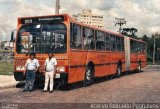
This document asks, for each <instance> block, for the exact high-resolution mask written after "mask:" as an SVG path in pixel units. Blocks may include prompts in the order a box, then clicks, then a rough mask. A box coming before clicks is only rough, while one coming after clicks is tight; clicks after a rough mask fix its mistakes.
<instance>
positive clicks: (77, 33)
mask: <svg viewBox="0 0 160 109" xmlns="http://www.w3.org/2000/svg"><path fill="white" fill-rule="evenodd" d="M70 44H71V48H73V49H82V32H81V26H79V25H76V24H71V42H70Z"/></svg>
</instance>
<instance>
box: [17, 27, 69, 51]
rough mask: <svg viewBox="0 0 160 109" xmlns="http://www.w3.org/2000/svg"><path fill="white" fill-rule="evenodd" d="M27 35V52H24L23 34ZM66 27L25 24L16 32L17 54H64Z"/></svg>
mask: <svg viewBox="0 0 160 109" xmlns="http://www.w3.org/2000/svg"><path fill="white" fill-rule="evenodd" d="M25 32H26V33H29V34H30V35H29V36H28V37H29V40H30V41H29V42H27V43H28V44H27V45H28V46H29V47H28V49H25V50H27V51H24V44H23V37H24V36H23V33H25ZM66 40H67V38H66V26H65V25H64V24H25V25H23V26H22V27H21V28H20V30H19V31H18V37H17V45H16V46H17V47H16V51H17V53H21V54H22V53H27V52H34V53H40V54H45V53H48V52H54V53H64V52H66V50H67V49H66V48H67V47H66V46H67V44H66V42H67V41H66Z"/></svg>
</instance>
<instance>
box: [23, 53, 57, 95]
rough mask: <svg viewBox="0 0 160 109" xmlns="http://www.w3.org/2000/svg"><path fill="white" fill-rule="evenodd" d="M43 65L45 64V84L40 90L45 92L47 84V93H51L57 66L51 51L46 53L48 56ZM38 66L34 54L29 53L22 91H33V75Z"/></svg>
mask: <svg viewBox="0 0 160 109" xmlns="http://www.w3.org/2000/svg"><path fill="white" fill-rule="evenodd" d="M44 66H45V68H44V69H45V70H44V73H45V84H44V89H43V91H42V92H47V91H48V85H49V93H52V92H53V86H54V76H55V73H56V66H57V61H56V58H54V57H53V53H48V58H47V59H46V60H45V63H44ZM38 68H39V62H38V60H37V59H36V56H35V54H34V53H31V54H30V55H29V59H27V61H26V64H25V71H24V74H25V75H26V83H25V86H24V90H23V92H26V91H29V92H31V91H33V88H34V81H35V76H36V72H37V70H38ZM49 83H50V84H49Z"/></svg>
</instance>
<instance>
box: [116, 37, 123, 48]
mask: <svg viewBox="0 0 160 109" xmlns="http://www.w3.org/2000/svg"><path fill="white" fill-rule="evenodd" d="M116 43H117V50H118V51H124V39H123V38H122V37H118V36H117V41H116Z"/></svg>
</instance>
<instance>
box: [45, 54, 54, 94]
mask: <svg viewBox="0 0 160 109" xmlns="http://www.w3.org/2000/svg"><path fill="white" fill-rule="evenodd" d="M44 65H45V86H44V89H43V91H42V92H47V90H48V84H49V81H50V85H49V92H50V93H52V92H53V86H54V76H55V73H56V66H57V61H56V58H54V57H53V53H48V58H47V59H46V61H45V64H44Z"/></svg>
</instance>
